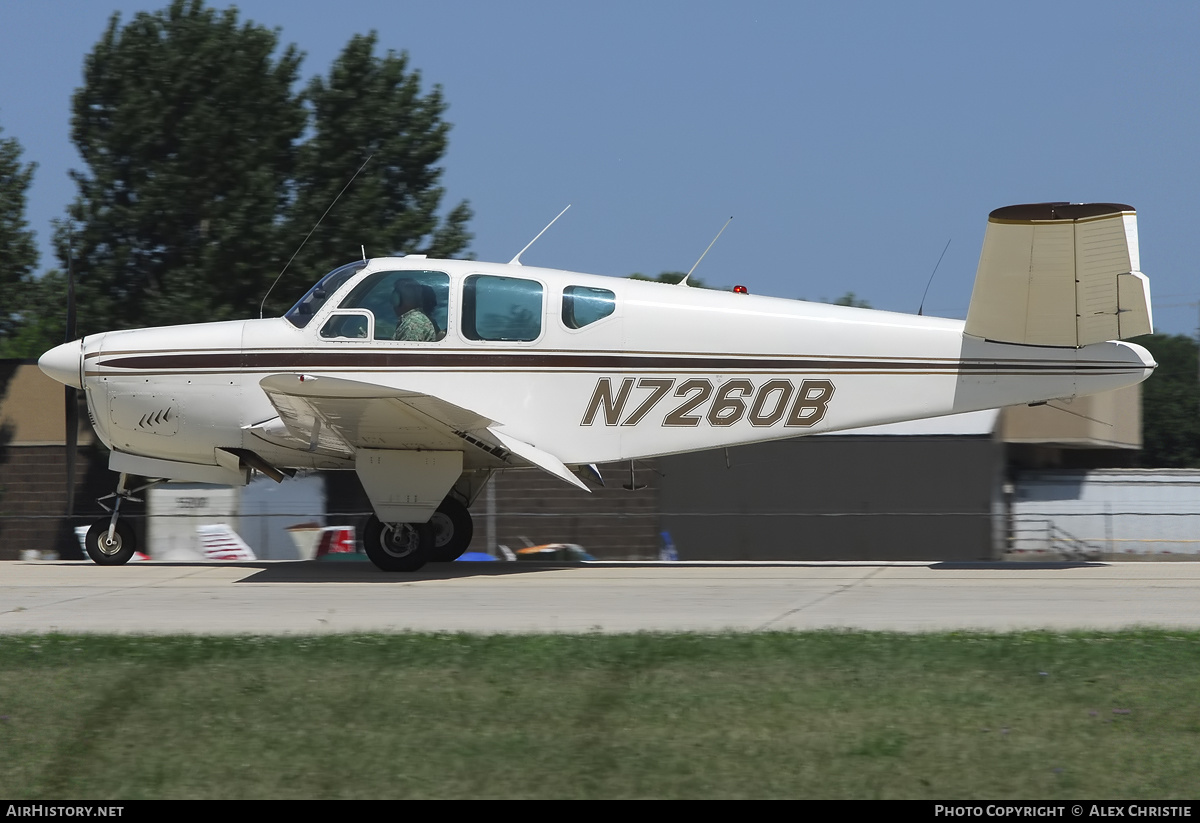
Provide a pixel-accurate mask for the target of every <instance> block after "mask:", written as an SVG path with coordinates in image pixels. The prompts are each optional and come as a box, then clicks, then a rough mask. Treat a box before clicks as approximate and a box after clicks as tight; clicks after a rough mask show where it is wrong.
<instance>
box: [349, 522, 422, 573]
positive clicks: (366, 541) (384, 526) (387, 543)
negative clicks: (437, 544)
mask: <svg viewBox="0 0 1200 823" xmlns="http://www.w3.org/2000/svg"><path fill="white" fill-rule="evenodd" d="M363 548H364V549H366V552H367V557H369V558H371V562H372V563H374V564H375V565H376V566H377V567H379V568H380V569H381V570H383V571H385V572H415V571H416V570H417V569H419V568H421V567H422V566H424V565H425V562H426V561H427V560H428V559H429V555H430V552H431V551H432V550H433V526H432V525H430V524H429V523H383V522H381V521H380V519H379V518H378V517H376V516H375V515H371V519H370V520H368V521H367V527H366V529H364V530H363Z"/></svg>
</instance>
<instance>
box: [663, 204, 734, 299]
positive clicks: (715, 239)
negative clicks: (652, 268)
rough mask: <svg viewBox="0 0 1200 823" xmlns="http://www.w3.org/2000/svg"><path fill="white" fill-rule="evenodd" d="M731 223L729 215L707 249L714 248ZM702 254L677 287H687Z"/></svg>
mask: <svg viewBox="0 0 1200 823" xmlns="http://www.w3.org/2000/svg"><path fill="white" fill-rule="evenodd" d="M732 222H733V215H732V214H731V215H729V219H728V220H726V221H725V225H724V226H721V231H719V232H717V236H716V237H714V238H713V239H712V242H711V243H709V244H708V249H711V248H712V247H713V246H715V245H716V244H717V239H718V238H719V237H720V236H721V234H722V232H724V231H725V229H726V228H728V226H729V224H730V223H732ZM708 249H705V250H704V254H708ZM704 254H702V255H700V259H699V260H697V261H696V262H695V263H693V264H692V267H691V268H690V269H688V273H687V274H685V275H684V276H683V279H682V280H680V281H679V282H678V283H677V284H676V285H679V286H686V285H687V281H688V278H689V277H691V276H692V272H694V271H695V270H696V266H699V265H700V260H703V259H704Z"/></svg>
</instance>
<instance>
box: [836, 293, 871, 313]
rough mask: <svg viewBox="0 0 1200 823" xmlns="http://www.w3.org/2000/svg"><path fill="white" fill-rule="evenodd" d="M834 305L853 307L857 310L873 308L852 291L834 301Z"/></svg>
mask: <svg viewBox="0 0 1200 823" xmlns="http://www.w3.org/2000/svg"><path fill="white" fill-rule="evenodd" d="M833 305H835V306H851V307H853V308H856V309H869V308H871V304H870V303H868V302H867V301H866V300H861V299H859V297H858V295H856V294H855V293H854V292H852V291H848V292H846V293H845V294H843V295H842V296H841V297H839V298H838V299H837V300H834V301H833Z"/></svg>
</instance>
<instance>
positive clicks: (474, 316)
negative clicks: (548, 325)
mask: <svg viewBox="0 0 1200 823" xmlns="http://www.w3.org/2000/svg"><path fill="white" fill-rule="evenodd" d="M542 292H543V289H542V284H541V283H538V282H536V281H534V280H523V279H521V278H517V277H495V276H492V275H486V274H473V275H471V276H470V277H468V278H467V279H466V281H465V282H464V283H463V308H462V311H463V314H462V332H463V335H464V336H465V337H466V338H467V339H469V340H506V341H518V342H520V341H530V340H536V339H538V337H540V336H541V334H542V297H543V294H542Z"/></svg>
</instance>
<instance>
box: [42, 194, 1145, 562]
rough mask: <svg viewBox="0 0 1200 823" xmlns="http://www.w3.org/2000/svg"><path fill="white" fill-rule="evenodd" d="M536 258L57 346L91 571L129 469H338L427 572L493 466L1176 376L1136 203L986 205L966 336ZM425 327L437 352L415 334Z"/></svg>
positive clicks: (421, 274)
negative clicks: (104, 484) (104, 493)
mask: <svg viewBox="0 0 1200 823" xmlns="http://www.w3.org/2000/svg"><path fill="white" fill-rule="evenodd" d="M519 258H520V255H519V254H518V255H517V258H514V260H513V261H512V262H510V263H508V264H493V263H479V262H475V261H470V260H430V259H426V258H425V257H424V256H421V255H408V256H406V257H399V258H390V257H389V258H381V259H372V260H362V261H358V262H354V263H350V264H348V265H345V266H342V267H340V268H337V269H334V270H333V271H332V272H330V273H329V274H327V275H326V276H325V277H324V278H322V279H321V281H320V282H318V283H317V284H316V285H315V286H313V287H312V289H311V290H310V291H309V292H308V293H307V294H306V295H304V297H303V298H301V299H300V301H299V302H298V303H296V304H295V305H294V306H293V307H292V308H291V309H290V310H289V311H288V312H287V314H285V315H284V316H283V317H279V318H272V319H260V320H241V321H232V322H221V323H201V324H195V325H186V326H172V327H167V328H152V329H137V330H131V331H115V332H107V333H105V334H95V335H87V336H86V337H84V338H82V339H80V340H75V341H74V342H70V343H65V344H63V345H61V346H58V347H57V348H55V349H53V350H51V351H49V352H47V353H46V354H44V355H43V356H42V358H41V360H40V361H39V363H40V366H41V368H42V370H43V371H45V372H46V373H47V374H48V375H50V376H51V377H53V378H54V379H56V380H58V381H59V382H61V383H64V384H66V385H67V386H69V387H75V388H77V389H82V390H83V391H84V393H85V395H86V398H87V408H88V411H89V414H90V416H91V419H92V423H93V425H94V427H95V430H96V433H97V434H98V435H99V437H100V438H101V440H103V442H104V444H105V445H106V446H108V447H109V448H110V449H111V457H110V460H109V468H110V469H112V470H113V471H115V472H119V473H120V480H119V483H118V487H117V494H116V495H115V497H116V505H115V506H114V507H113V508H112V510H111V511H112V513H111V515H109V516H106V517H104V518H103V519H101V520H100V521H98V522H97V523H96V524H95V525H94V526H92V528H91V529H90V531H89V533H88V537H87V541H86V544H87V549H88V553H89V555H90V556H91V557H92V559H93V560H95V561H96V562H97V563H102V564H118V563H124V562H126V561H128V560H129V559H130V557H131V556H132V554H133V552H134V548H135V547H134V539H133V532H132V530H131V529H130V528H129V526H128V525H127V524H126V522H125V521H124V520H122V519H120V517H119V515H120V503H121V501H122V500H123V499H127V498H128V497H129V496H130V494H131V491H129V490H128V489H127V486H128V485H129V483H128V478H129V477H131V476H140V477H144V478H148V479H152V480H154V481H155V482H157V481H159V480H178V481H191V482H205V483H225V484H234V485H238V484H245V483H246V482H248V479H249V477H250V473H251V471H252V470H253V471H259V472H261V473H263V474H265V475H267V476H269V477H272V478H274V479H276V480H281V479H282V478H283V477H284V476H285V475H287V474H290V473H293V472H294V470H311V469H340V470H347V471H354V472H357V473H358V477H359V479H360V480H361V481H362V485H363V488H364V489H365V491H366V493H367V495H368V497H369V498H370V501H371V505H372V507H373V509H374V516H373V517H372V518H371V519H370V522H369V524H368V526H367V528H366V529H365V534H364V544H365V548H366V551H367V554H368V555H369V557H370V559H371V560H372V561H373V562H374V563H375V564H376V565H377V566H378V567H379V568H381V569H383V570H386V571H412V570H415V569H418V568H420V567H421V566H422V565H423V564H424V563H426V562H427V561H430V560H433V561H445V560H453V559H454V558H456V557H458V556H459V555H460V554H461V553H462V552H463V551H465V550H466V548H467V545H468V543H469V542H470V540H471V533H472V525H471V516H470V514H469V513H468V510H467V507H468V506H469V505H470V504H471V502H472V501H473V500H474V499H475V497H476V495H477V494H478V493H479V492H480V490H481V489H482V488H483V486H484V484H485V483H486V482H487V480H488V478H489V477H490V476H491V474H492V472H494V471H497V470H501V469H507V468H513V467H536V468H538V469H541V470H542V471H545V472H549V473H550V474H552V475H555V476H556V477H559V478H561V479H562V480H564V481H565V482H567V483H571V484H573V485H575V486H578V487H580V488H582V489H587V485H586V484H585V483H584V481H583V480H582V479H581V475H583V476H587V477H590V478H592V479H593V480H595V479H598V473H597V472H596V471H595V467H594V464H596V463H604V462H610V461H618V460H636V459H640V458H648V457H653V456H656V455H665V454H671V453H678V452H687V451H695V450H700V449H711V448H719V447H724V446H734V445H738V444H743V443H752V442H757V441H765V440H775V439H781V438H790V437H795V436H797V435H805V434H815V433H817V432H828V431H834V430H838V429H848V428H854V427H858V426H868V425H873V424H879V423H889V422H896V421H902V420H913V419H918V418H925V417H935V416H939V415H946V414H954V413H957V412H966V411H974V410H979V409H988V408H995V407H998V406H1006V405H1018V404H1026V403H1030V404H1037V403H1042V402H1046V401H1049V400H1053V399H1058V398H1070V397H1074V396H1076V395H1084V394H1091V393H1095V392H1102V391H1106V390H1109V389H1116V388H1119V387H1122V386H1128V385H1132V384H1135V383H1137V382H1139V381H1141V380H1144V379H1145V378H1146V377H1148V376H1149V375H1150V373H1151V371H1152V370H1153V369H1154V367H1155V365H1156V364H1155V363H1154V361H1153V360H1152V358H1151V356H1150V354H1149V353H1148V352H1147V351H1146V350H1145V349H1143V348H1142V347H1140V346H1137V345H1133V344H1130V343H1123V342H1117V340H1119V339H1122V338H1128V337H1134V336H1137V335H1142V334H1147V333H1149V332H1150V331H1151V315H1150V293H1149V283H1148V281H1147V279H1146V277H1145V275H1143V274H1142V273H1141V272H1140V271H1139V270H1138V269H1139V260H1138V240H1137V218H1136V215H1135V213H1134V210H1133V209H1132V208H1130V207H1129V206H1123V205H1119V204H1110V203H1102V204H1067V203H1040V204H1030V205H1019V206H1010V207H1007V208H1002V209H998V210H997V211H994V212H992V214H991V215H990V218H989V221H988V226H987V232H986V234H985V237H984V243H983V251H982V254H981V257H980V261H979V268H978V272H977V274H976V279H975V287H974V292H973V294H972V297H971V303H970V307H969V310H968V314H967V319H966V321H965V323H964V322H963V321H960V320H947V319H939V318H933V317H921V316H913V315H903V314H894V313H890V312H883V311H872V310H866V309H857V308H848V307H842V306H831V305H825V304H815V303H806V302H802V301H796V300H784V299H778V298H768V297H759V296H754V295H749V294H744V293H728V292H717V291H711V290H707V289H697V288H688V287H686V286H682V287H681V286H672V285H666V284H662V283H654V282H644V281H635V280H624V279H616V278H611V277H600V276H593V275H587V274H576V273H574V272H567V271H558V270H551V269H544V268H533V267H526V266H522V265H521V264H520V262H519ZM743 291H744V290H743ZM406 305H407V308H406ZM414 305H417V306H419V309H418V313H419V314H420V315H421V317H417V315H416V314H413V313H412V312H413V310H414V308H413V307H414ZM414 331H415V335H412V334H410V332H414ZM412 336H416V337H418V338H424V339H397V338H410V337H412Z"/></svg>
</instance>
